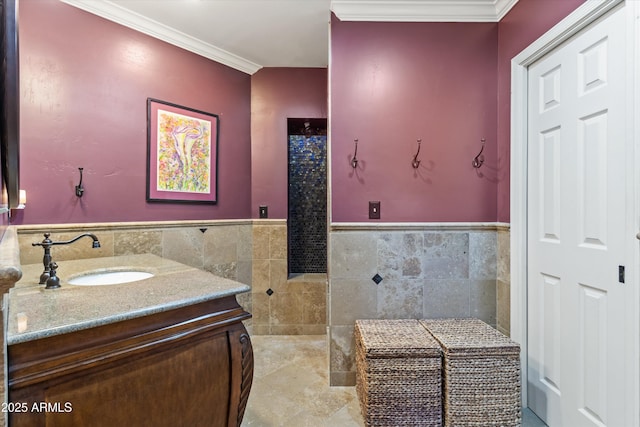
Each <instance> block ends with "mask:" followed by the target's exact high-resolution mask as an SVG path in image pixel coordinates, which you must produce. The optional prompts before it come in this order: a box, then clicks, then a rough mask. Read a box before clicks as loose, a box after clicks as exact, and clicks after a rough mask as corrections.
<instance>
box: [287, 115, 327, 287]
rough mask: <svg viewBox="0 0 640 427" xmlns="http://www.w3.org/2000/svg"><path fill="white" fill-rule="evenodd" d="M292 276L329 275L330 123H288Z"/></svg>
mask: <svg viewBox="0 0 640 427" xmlns="http://www.w3.org/2000/svg"><path fill="white" fill-rule="evenodd" d="M288 128H289V212H288V221H287V235H288V242H287V243H288V248H289V262H288V265H289V274H303V273H326V272H327V121H326V119H313V120H301V119H289V126H288Z"/></svg>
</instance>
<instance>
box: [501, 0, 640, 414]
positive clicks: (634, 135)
mask: <svg viewBox="0 0 640 427" xmlns="http://www.w3.org/2000/svg"><path fill="white" fill-rule="evenodd" d="M624 2H625V0H602V1H585V2H584V3H583V4H582V5H581V6H579V7H578V8H576V10H574V11H573V12H572V13H571V14H569V15H568V16H567V17H566V18H565V19H563V20H562V21H560V22H559V23H558V24H557V25H555V26H554V27H553V28H552V29H550V30H549V31H548V32H546V33H545V34H544V35H542V36H541V37H540V38H539V39H538V40H536V41H535V42H533V43H532V44H531V45H529V46H528V47H527V48H525V49H524V50H523V51H522V52H521V53H520V54H518V55H517V56H515V57H514V58H513V59H512V60H511V135H510V136H511V172H510V180H511V181H510V182H511V190H510V197H511V201H510V210H511V248H510V249H511V288H510V289H511V338H512V339H513V340H514V341H516V342H518V343H519V344H520V346H521V364H522V370H521V374H522V375H521V381H522V383H521V384H522V387H521V390H522V404H523V406H525V407H526V406H528V405H527V381H528V378H527V376H528V373H527V363H528V361H527V359H528V347H527V342H528V340H527V322H528V315H527V303H528V301H527V258H528V254H527V249H526V248H527V198H528V194H527V190H528V186H527V173H528V171H527V167H528V156H527V152H528V137H527V120H528V118H527V113H528V111H527V110H528V108H527V103H528V95H527V88H528V67H529V66H530V65H531V64H533V63H534V62H536V61H537V60H538V59H540V58H542V57H543V56H544V55H545V54H547V53H549V52H551V51H552V50H553V49H555V48H556V47H558V46H559V45H560V44H562V43H563V42H565V41H566V40H568V39H569V38H570V37H572V36H574V35H575V34H577V33H578V32H579V31H581V30H582V29H584V28H586V27H587V26H589V25H590V24H591V23H593V22H594V21H595V20H597V19H598V18H600V17H602V16H603V15H604V14H606V13H607V12H609V11H610V10H612V9H613V8H615V7H616V6H618V5H620V4H622V3H624ZM625 15H626V20H627V35H626V38H627V40H628V41H629V43H628V45H627V52H626V53H625V55H626V57H627V58H628V64H629V66H628V67H627V73H631V74H630V75H629V90H630V91H632V93H633V95H632V96H631V97H630V100H629V105H628V106H627V107H626V110H627V115H628V116H627V123H628V124H629V126H628V129H627V136H628V138H630V139H631V140H632V141H633V142H634V144H633V146H634V150H633V155H631V156H628V158H627V167H628V168H629V169H627V170H629V171H631V173H629V174H628V175H629V176H628V177H627V183H628V185H627V187H628V190H627V198H628V200H630V205H631V206H632V209H629V211H628V212H627V224H628V225H629V227H631V226H633V227H635V229H636V230H637V231H640V194H638V192H634V191H633V186H634V185H635V183H638V182H640V166H638V167H637V166H636V165H640V163H639V161H640V78H638V75H639V73H640V43H639V42H638V40H640V19H638V18H640V2H638V1H627V2H626V4H625ZM637 231H636V232H637ZM639 243H640V241H638V240H634V242H633V244H631V243H630V244H629V247H628V248H626V250H627V251H628V253H629V254H630V255H629V256H630V259H633V260H635V263H634V265H627V273H628V278H629V279H631V280H628V283H627V285H628V286H634V289H635V292H634V297H633V298H632V299H631V301H630V304H631V305H632V308H635V309H634V310H632V312H633V314H632V316H631V317H632V318H630V319H627V322H629V323H628V324H630V325H632V327H635V328H636V330H640V314H639V312H640V291H639V290H638V288H639V287H640V280H638V277H639V273H640V244H639ZM638 335H640V334H634V342H633V343H631V348H632V349H633V353H634V354H632V355H630V356H629V357H630V358H631V357H635V358H634V359H633V360H636V361H637V360H638V359H639V357H640V338H639V337H638ZM630 360H631V359H630ZM631 369H633V371H634V372H629V375H633V377H634V378H638V377H639V375H640V363H636V364H635V365H634V366H631ZM633 395H634V397H633V399H634V400H633V401H635V402H638V401H639V399H640V390H639V386H638V384H636V385H635V386H634V390H633ZM628 410H629V414H628V416H629V417H630V418H628V419H631V420H635V425H640V411H639V409H638V408H629V409H628Z"/></svg>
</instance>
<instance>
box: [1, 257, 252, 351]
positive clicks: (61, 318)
mask: <svg viewBox="0 0 640 427" xmlns="http://www.w3.org/2000/svg"><path fill="white" fill-rule="evenodd" d="M42 269H43V267H42V264H30V265H24V266H22V279H21V280H20V281H18V282H17V283H16V285H15V286H14V287H13V288H11V289H10V290H9V293H8V294H7V295H6V296H5V301H4V304H5V308H8V309H6V311H5V315H6V316H7V317H6V320H5V322H6V328H7V331H6V343H7V345H12V344H18V343H22V342H27V341H32V340H36V339H40V338H45V337H49V336H53V335H59V334H64V333H69V332H74V331H77V330H81V329H88V328H92V327H96V326H101V325H106V324H109V323H114V322H118V321H122V320H127V319H132V318H136V317H141V316H146V315H149V314H153V313H158V312H162V311H167V310H171V309H174V308H179V307H184V306H188V305H193V304H196V303H199V302H204V301H208V300H212V299H217V298H221V297H225V296H229V295H235V294H238V293H242V292H247V291H249V290H250V288H249V286H247V285H245V284H242V283H239V282H235V281H233V280H229V279H225V278H222V277H218V276H215V275H213V274H211V273H208V272H206V271H203V270H199V269H197V268H194V267H190V266H187V265H184V264H180V263H178V262H175V261H171V260H168V259H165V258H161V257H158V256H156V255H151V254H144V255H125V256H117V257H105V258H91V259H81V260H74V261H60V262H58V270H57V271H58V276H59V277H60V279H61V280H60V284H61V285H62V287H60V288H58V289H48V290H47V289H44V285H39V284H38V280H39V277H40V274H41V273H42ZM126 269H130V270H136V271H147V272H149V273H153V274H154V276H153V277H151V278H148V279H144V280H140V281H137V282H131V283H123V284H118V285H103V286H76V285H71V284H69V283H68V282H67V281H68V280H69V279H71V278H73V277H76V276H78V275H81V274H83V273H89V272H95V271H100V270H102V271H110V270H126Z"/></svg>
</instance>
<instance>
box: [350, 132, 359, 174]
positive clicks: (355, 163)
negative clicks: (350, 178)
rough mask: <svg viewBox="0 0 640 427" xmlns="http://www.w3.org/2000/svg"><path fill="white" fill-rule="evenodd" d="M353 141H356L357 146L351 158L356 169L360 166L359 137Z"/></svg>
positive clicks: (352, 165)
mask: <svg viewBox="0 0 640 427" xmlns="http://www.w3.org/2000/svg"><path fill="white" fill-rule="evenodd" d="M353 142H354V143H355V145H356V148H355V151H354V152H353V158H352V159H351V167H352V168H354V169H355V168H357V167H358V138H356V139H354V140H353Z"/></svg>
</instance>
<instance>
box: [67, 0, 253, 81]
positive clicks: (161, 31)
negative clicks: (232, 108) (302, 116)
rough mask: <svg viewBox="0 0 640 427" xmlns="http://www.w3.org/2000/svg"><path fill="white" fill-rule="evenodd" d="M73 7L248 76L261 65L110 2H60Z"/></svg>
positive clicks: (77, 0)
mask: <svg viewBox="0 0 640 427" xmlns="http://www.w3.org/2000/svg"><path fill="white" fill-rule="evenodd" d="M60 1H61V2H63V3H66V4H68V5H70V6H74V7H77V8H78V9H82V10H84V11H86V12H89V13H92V14H94V15H98V16H100V17H102V18H104V19H107V20H109V21H112V22H115V23H118V24H120V25H124V26H125V27H128V28H131V29H134V30H136V31H139V32H141V33H144V34H146V35H148V36H151V37H154V38H157V39H159V40H162V41H164V42H167V43H169V44H172V45H174V46H178V47H180V48H182V49H185V50H188V51H190V52H193V53H196V54H198V55H200V56H204V57H205V58H208V59H211V60H213V61H216V62H219V63H221V64H223V65H226V66H229V67H231V68H234V69H236V70H239V71H242V72H243V73H247V74H254V73H255V72H256V71H258V70H259V69H261V68H262V66H261V65H259V64H256V63H254V62H251V61H249V60H246V59H244V58H242V57H240V56H238V55H234V54H233V53H231V52H227V51H226V50H223V49H220V48H217V47H215V46H213V45H211V44H209V43H205V42H203V41H201V40H198V39H196V38H194V37H191V36H189V35H188V34H185V33H182V32H180V31H176V30H174V29H173V28H171V27H168V26H166V25H164V24H161V23H159V22H157V21H154V20H152V19H149V18H146V17H144V16H142V15H140V14H137V13H135V12H131V11H130V10H127V9H124V8H122V7H120V6H118V5H116V4H114V3H112V2H110V1H91V0H60Z"/></svg>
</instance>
